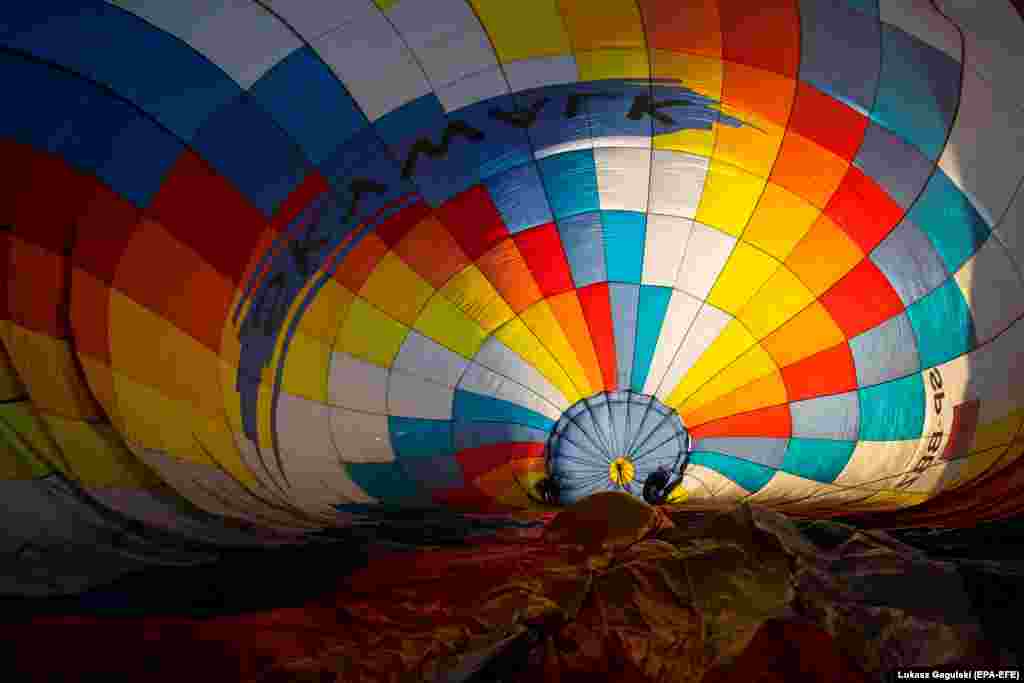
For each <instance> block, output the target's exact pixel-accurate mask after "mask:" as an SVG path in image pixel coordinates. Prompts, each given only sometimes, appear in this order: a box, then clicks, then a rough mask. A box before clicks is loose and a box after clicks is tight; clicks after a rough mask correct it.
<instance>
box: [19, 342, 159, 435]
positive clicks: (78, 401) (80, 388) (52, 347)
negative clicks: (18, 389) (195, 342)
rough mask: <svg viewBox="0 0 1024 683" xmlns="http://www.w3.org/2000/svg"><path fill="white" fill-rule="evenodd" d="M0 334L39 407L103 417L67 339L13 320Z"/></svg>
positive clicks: (70, 414) (81, 416)
mask: <svg viewBox="0 0 1024 683" xmlns="http://www.w3.org/2000/svg"><path fill="white" fill-rule="evenodd" d="M0 334H2V335H3V342H4V346H5V347H6V348H7V350H8V352H9V353H10V358H11V363H12V364H13V365H14V368H15V370H16V371H17V373H18V376H19V377H20V378H21V381H22V382H23V383H24V385H25V388H26V389H27V390H28V393H29V395H30V396H31V397H32V402H33V403H34V404H35V405H36V407H38V408H39V409H40V410H41V411H44V412H47V413H54V414H57V415H64V416H66V417H70V418H75V419H82V420H95V419H98V418H100V417H101V416H102V411H101V409H100V406H99V405H98V404H97V403H96V401H95V400H94V399H93V398H92V394H91V393H90V391H89V388H88V387H87V386H86V384H85V378H84V377H82V376H81V374H80V373H79V372H78V366H77V365H76V364H75V360H74V356H73V355H72V351H71V346H70V344H68V342H67V341H64V340H59V339H54V338H53V337H51V336H49V335H46V334H42V333H40V332H35V331H33V330H29V329H26V328H24V327H22V326H21V325H18V324H16V323H13V322H8V324H7V325H5V326H4V327H3V329H2V330H0ZM137 346H143V347H144V348H140V352H142V351H144V350H145V351H149V347H148V346H144V345H138V344H137ZM150 353H151V352H150ZM150 362H151V363H152V357H151V359H150Z"/></svg>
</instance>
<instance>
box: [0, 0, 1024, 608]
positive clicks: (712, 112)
mask: <svg viewBox="0 0 1024 683" xmlns="http://www.w3.org/2000/svg"><path fill="white" fill-rule="evenodd" d="M1021 44H1024V23H1022V21H1021V18H1020V16H1019V15H1018V14H1017V13H1016V11H1015V10H1014V9H1013V7H1011V6H1010V5H1009V4H1008V3H1005V2H1003V0H992V1H991V2H985V3H974V2H966V1H964V0H936V1H935V2H934V3H933V2H929V1H927V0H799V1H798V0H770V1H766V2H760V3H757V8H756V11H755V10H754V9H752V4H751V3H749V2H747V1H746V0H602V1H601V2H593V1H592V0H518V1H517V2H508V1H507V0H429V1H428V0H339V1H336V2H330V3H326V2H323V3H322V2H306V1H303V0H256V1H250V0H216V1H211V2H166V1H164V0H119V1H113V0H111V1H110V2H100V1H98V0H37V1H35V2H28V3H7V4H5V5H4V7H3V8H2V9H0V48H2V53H0V73H2V81H3V83H4V84H5V88H6V90H7V92H8V97H7V98H5V103H4V106H3V107H2V109H0V157H2V159H3V162H4V163H3V172H4V182H3V189H2V191H0V225H2V228H3V229H2V230H0V248H2V252H0V267H2V268H3V270H4V276H3V277H0V283H2V286H3V288H4V289H3V290H2V291H0V321H2V323H0V341H2V350H3V353H2V354H0V434H2V438H0V443H2V444H3V450H2V451H0V497H2V500H3V505H0V528H2V529H3V532H2V533H0V553H3V554H4V556H5V557H7V558H10V564H11V566H16V567H17V568H18V569H17V570H16V571H14V572H12V573H13V575H14V578H13V579H11V580H7V579H6V578H5V579H4V580H0V592H12V591H13V592H26V591H27V592H32V591H36V592H48V591H59V590H70V589H72V588H74V586H75V585H77V584H76V580H75V579H73V578H71V577H73V576H79V577H86V576H89V577H96V576H100V575H108V574H116V573H117V572H119V571H122V570H123V567H124V566H125V564H126V563H129V564H130V563H133V562H142V563H145V562H151V561H162V562H191V561H196V560H197V558H199V557H201V556H202V555H203V553H204V552H207V551H208V550H209V548H212V547H218V546H223V545H225V544H243V545H245V544H252V543H271V544H276V543H290V542H293V541H296V540H300V539H302V538H303V537H304V536H305V535H306V534H307V533H309V532H311V531H315V530H318V529H322V528H324V527H331V526H344V525H346V524H350V523H352V522H355V521H358V520H360V519H362V518H363V517H365V516H366V515H370V516H371V517H372V512H373V510H374V509H375V508H377V507H379V506H380V505H385V506H389V507H394V506H397V507H399V508H414V507H419V506H430V505H440V506H446V507H449V508H451V509H456V510H461V511H467V512H474V513H498V514H506V515H516V514H520V513H523V512H524V511H525V512H529V511H530V510H535V509H538V508H540V509H544V506H543V505H541V504H540V503H539V502H538V501H539V499H538V497H537V496H536V495H535V492H536V491H537V486H538V483H539V482H540V481H541V480H542V479H544V478H545V477H551V478H552V479H553V480H554V481H556V482H557V483H558V485H559V486H560V487H561V495H562V496H563V498H564V500H565V501H566V502H572V501H574V500H578V499H580V498H582V497H583V496H585V495H587V494H589V493H593V492H597V491H603V490H626V491H628V492H630V493H633V494H634V495H638V496H639V495H641V491H642V489H643V485H644V481H645V478H646V477H647V476H648V475H649V474H650V473H652V472H655V471H656V470H658V469H659V468H670V469H672V470H673V471H674V472H675V473H677V474H678V473H680V472H681V473H682V480H681V482H680V483H679V485H678V486H676V488H675V489H673V491H672V493H671V497H670V498H669V502H672V503H677V504H683V505H689V506H692V507H695V508H708V507H718V506H722V505H731V504H734V503H735V502H736V501H737V500H740V499H743V500H748V501H750V502H752V503H759V504H763V505H768V506H771V507H774V508H776V509H779V510H782V511H787V512H799V513H801V514H807V515H820V516H826V515H835V514H841V513H852V512H859V511H890V510H897V509H901V508H906V507H908V506H913V505H916V504H919V503H922V502H924V501H926V500H928V499H930V498H932V497H934V496H936V495H937V494H945V495H956V493H955V492H956V491H957V489H961V488H962V487H964V486H966V485H968V484H970V483H971V482H977V481H981V478H983V477H991V476H993V475H996V476H998V472H1000V471H1001V470H1003V469H1004V468H1006V467H1007V466H1008V465H1011V464H1012V463H1013V462H1014V461H1015V460H1016V459H1017V458H1018V457H1019V456H1020V454H1021V452H1022V451H1024V438H1022V436H1021V427H1022V423H1024V362H1022V349H1024V325H1022V324H1021V323H1020V319H1021V316H1022V314H1024V281H1022V279H1021V264H1024V239H1022V237H1021V234H1022V232H1021V224H1022V221H1024V197H1022V194H1021V192H1020V191H1019V188H1020V185H1021V179H1022V177H1024V94H1022V93H1021V91H1020V88H1019V87H1018V86H1019V81H1018V79H1019V74H1020V72H1021V68H1022V67H1024V63H1022V57H1021V55H1020V51H1019V50H1016V51H1015V49H1014V48H1013V46H1014V45H1021ZM154 529H157V530H160V534H163V536H161V535H159V534H157V533H156V532H154V531H152V530H154ZM83 558H90V559H88V561H86V559H83ZM5 562H6V561H5ZM90 563H91V564H90ZM93 565H95V567H93ZM55 567H65V568H67V570H66V571H65V570H56V569H54V568H55ZM88 567H93V568H88ZM76 571H77V572H78V574H77V575H76V574H75V573H74V572H76ZM62 572H63V573H62ZM4 573H5V572H0V574H4Z"/></svg>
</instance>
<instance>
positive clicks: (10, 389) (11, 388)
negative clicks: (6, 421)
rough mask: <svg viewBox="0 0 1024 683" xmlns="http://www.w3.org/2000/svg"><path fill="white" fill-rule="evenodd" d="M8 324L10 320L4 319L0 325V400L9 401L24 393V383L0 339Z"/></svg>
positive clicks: (3, 335)
mask: <svg viewBox="0 0 1024 683" xmlns="http://www.w3.org/2000/svg"><path fill="white" fill-rule="evenodd" d="M10 324H11V323H10V321H7V320H5V321H3V325H0V401H10V400H11V399H13V398H17V397H19V396H23V395H24V394H25V385H24V384H22V383H21V380H20V379H18V372H17V371H16V370H15V369H14V365H12V364H11V358H10V356H8V355H7V350H6V349H5V348H4V345H3V341H2V340H3V338H4V337H5V336H6V335H5V334H4V333H3V330H4V328H6V327H8V326H9V325H10Z"/></svg>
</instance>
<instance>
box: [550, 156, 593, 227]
mask: <svg viewBox="0 0 1024 683" xmlns="http://www.w3.org/2000/svg"><path fill="white" fill-rule="evenodd" d="M537 166H538V167H539V168H540V177H541V178H542V179H543V181H544V189H545V191H546V192H547V195H548V201H549V202H550V204H551V210H552V213H554V216H555V218H556V219H561V218H567V217H568V216H573V215H575V214H578V213H586V212H588V211H597V210H598V209H599V208H600V198H599V196H598V193H597V167H596V166H595V165H594V153H593V151H591V150H589V149H584V150H578V151H575V152H565V153H563V154H555V155H554V156H550V157H545V158H544V159H541V160H540V161H538V162H537Z"/></svg>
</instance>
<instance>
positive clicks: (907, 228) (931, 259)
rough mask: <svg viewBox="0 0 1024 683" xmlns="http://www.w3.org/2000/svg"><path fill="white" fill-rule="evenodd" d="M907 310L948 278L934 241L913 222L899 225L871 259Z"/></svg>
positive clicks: (907, 221)
mask: <svg viewBox="0 0 1024 683" xmlns="http://www.w3.org/2000/svg"><path fill="white" fill-rule="evenodd" d="M870 258H871V261H872V262H873V263H874V264H875V265H876V266H878V269H879V270H881V271H882V272H883V273H884V274H885V276H886V278H888V280H889V284H891V285H892V287H893V289H895V290H896V293H897V294H898V295H899V297H900V300H901V301H902V302H903V305H904V306H909V305H910V304H912V303H914V302H915V301H917V300H918V299H920V298H921V297H922V296H924V295H925V294H927V293H928V292H930V291H932V290H933V289H935V288H936V287H938V286H939V285H941V284H942V283H943V282H945V281H946V278H948V277H949V273H948V272H946V265H945V263H943V261H942V258H941V257H940V256H939V254H938V252H937V251H935V247H933V246H932V243H931V241H929V239H928V238H927V237H925V235H924V233H923V232H921V230H920V229H918V227H917V226H916V225H914V222H913V221H912V220H910V218H904V219H903V220H902V221H900V224H899V225H897V226H896V228H895V229H894V230H893V231H892V232H891V233H889V234H888V235H887V236H886V238H885V239H884V240H882V241H881V243H879V245H878V246H877V247H875V249H874V251H872V252H871V255H870Z"/></svg>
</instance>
